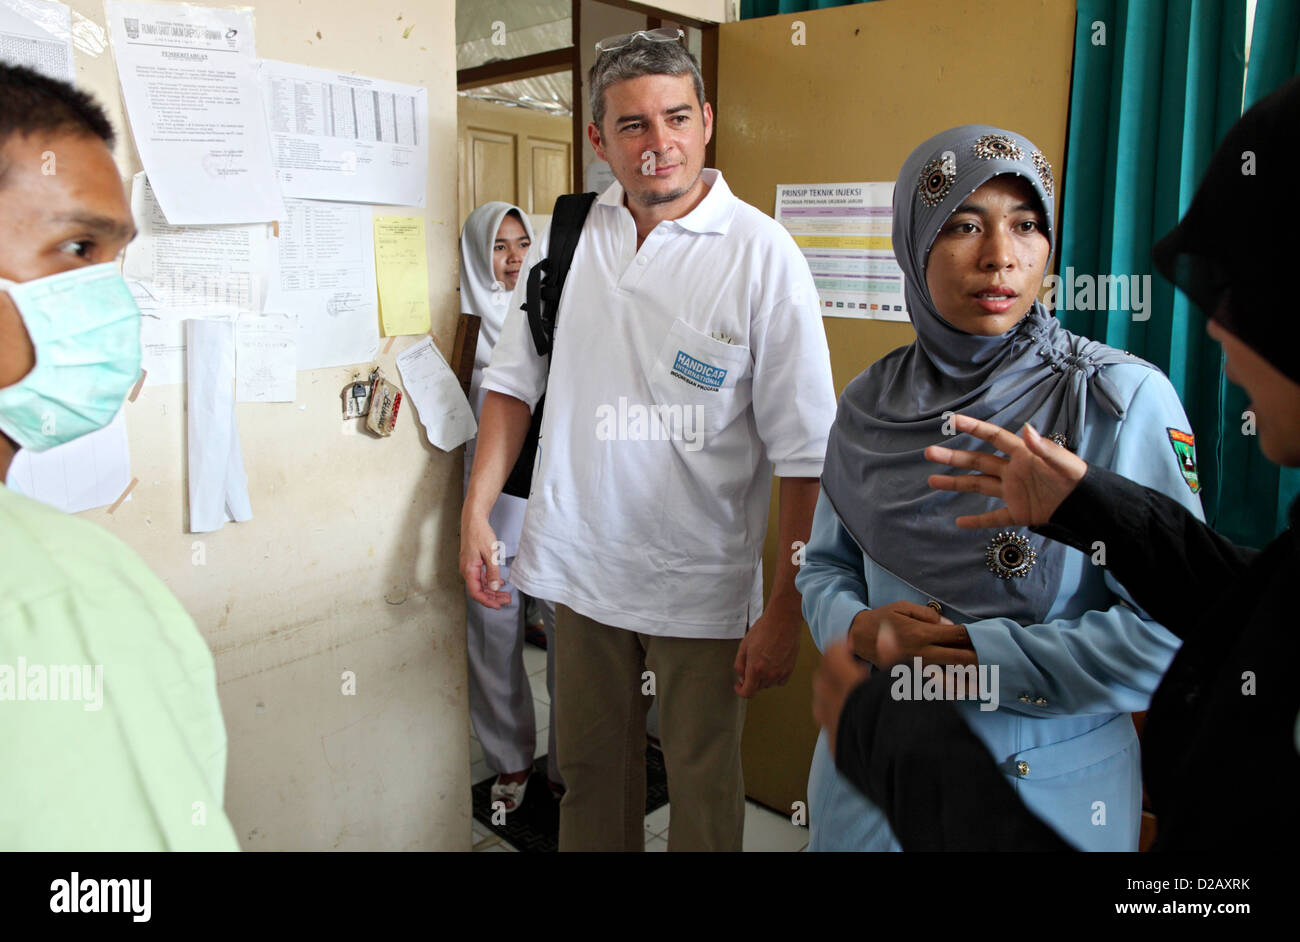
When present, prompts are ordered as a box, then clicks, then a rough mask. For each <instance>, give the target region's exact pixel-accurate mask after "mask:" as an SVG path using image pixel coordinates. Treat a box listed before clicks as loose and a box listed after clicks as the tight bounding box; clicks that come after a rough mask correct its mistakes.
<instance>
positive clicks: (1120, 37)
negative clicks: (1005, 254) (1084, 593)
mask: <svg viewBox="0 0 1300 942" xmlns="http://www.w3.org/2000/svg"><path fill="white" fill-rule="evenodd" d="M1266 7H1267V8H1268V9H1269V10H1270V11H1271V12H1270V14H1269V15H1270V16H1272V17H1273V18H1274V19H1275V20H1278V21H1280V20H1283V19H1286V17H1287V15H1288V14H1290V15H1292V16H1294V14H1295V13H1296V12H1297V7H1296V4H1295V2H1294V0H1280V2H1276V3H1273V2H1272V0H1260V6H1259V12H1257V14H1256V21H1255V22H1256V25H1255V29H1256V33H1255V35H1256V37H1260V38H1261V39H1262V36H1261V33H1260V30H1261V29H1265V30H1270V29H1271V27H1265V26H1263V24H1262V23H1261V20H1260V14H1261V13H1263V12H1264V11H1265V8H1266ZM1283 8H1286V10H1285V11H1284V10H1283ZM1295 37H1296V33H1295V32H1294V31H1293V32H1292V33H1291V38H1290V41H1289V43H1290V44H1289V55H1290V59H1289V60H1288V62H1287V64H1286V67H1285V68H1287V69H1289V70H1290V71H1294V68H1295V54H1296V40H1295ZM1245 41H1246V0H1079V3H1078V19H1077V22H1076V27H1075V44H1074V74H1073V83H1072V88H1071V94H1070V121H1069V140H1068V144H1067V152H1066V164H1065V174H1064V177H1065V189H1064V195H1063V207H1062V224H1061V252H1060V263H1059V264H1060V272H1061V274H1062V276H1065V275H1067V269H1073V272H1074V274H1075V275H1076V276H1078V275H1081V274H1087V275H1091V276H1093V277H1097V276H1104V275H1134V274H1136V275H1144V274H1153V269H1152V265H1151V246H1152V245H1153V244H1154V243H1155V242H1156V241H1158V240H1159V239H1160V237H1161V236H1163V235H1164V234H1165V233H1166V232H1168V231H1169V230H1170V229H1171V228H1173V226H1174V225H1175V224H1176V223H1177V222H1178V220H1179V219H1180V218H1181V217H1182V214H1183V212H1184V211H1185V210H1186V209H1187V206H1188V205H1189V204H1190V202H1191V198H1192V195H1193V194H1194V193H1195V192H1196V188H1197V185H1198V184H1199V183H1200V180H1201V177H1202V175H1203V174H1204V172H1205V169H1206V166H1207V165H1208V163H1209V159H1210V157H1211V155H1212V154H1213V152H1214V150H1215V148H1216V146H1217V145H1218V142H1219V140H1220V139H1221V138H1222V137H1223V135H1224V133H1225V132H1226V131H1227V130H1228V128H1229V127H1231V126H1232V124H1233V122H1235V121H1236V120H1237V118H1239V117H1240V116H1241V112H1242V94H1243V87H1244V82H1245V78H1246V61H1245ZM1255 42H1256V52H1258V53H1259V55H1260V57H1261V58H1262V57H1263V55H1264V54H1263V52H1262V51H1260V46H1259V43H1260V39H1256V40H1255ZM1269 42H1270V45H1273V44H1276V45H1278V46H1286V41H1285V40H1283V39H1277V38H1276V37H1274V36H1272V35H1270V37H1269ZM1279 58H1280V57H1279ZM1255 65H1256V63H1255V62H1252V69H1251V72H1252V75H1251V78H1252V82H1253V83H1254V80H1256V79H1259V82H1258V83H1255V84H1263V83H1264V82H1265V81H1266V80H1265V79H1263V78H1261V77H1260V75H1259V74H1258V73H1256V71H1255V68H1254V66H1255ZM1270 69H1271V70H1272V71H1271V72H1270V73H1269V75H1270V76H1271V75H1273V74H1274V73H1278V74H1280V72H1281V71H1282V70H1283V66H1280V65H1278V66H1274V65H1271V64H1270ZM1290 71H1288V72H1287V73H1286V74H1288V75H1289V74H1290ZM1280 80H1281V78H1278V80H1277V81H1280ZM1277 81H1273V82H1272V85H1269V86H1268V87H1270V88H1271V87H1272V86H1273V85H1276V84H1277ZM1150 285H1151V291H1150V294H1151V296H1150V298H1149V299H1147V302H1148V305H1149V306H1148V308H1147V310H1146V311H1145V317H1144V319H1143V320H1140V321H1139V320H1135V319H1134V314H1133V313H1132V309H1133V308H1134V307H1135V305H1134V304H1133V303H1132V299H1131V298H1130V299H1129V303H1128V305H1127V308H1126V309H1120V307H1119V305H1118V304H1112V305H1111V307H1110V309H1109V310H1096V311H1080V310H1069V309H1062V308H1063V305H1061V303H1060V301H1059V300H1058V309H1057V316H1058V317H1059V318H1060V320H1061V321H1062V323H1064V324H1065V326H1066V327H1068V328H1069V329H1070V330H1072V331H1075V332H1077V333H1081V334H1084V335H1086V336H1089V337H1093V338H1096V339H1098V340H1104V341H1105V342H1106V343H1109V344H1111V345H1112V346H1115V347H1119V348H1120V349H1123V350H1129V351H1131V352H1133V353H1135V354H1137V355H1138V356H1140V357H1143V358H1144V359H1147V360H1149V361H1151V362H1152V363H1155V364H1156V365H1157V366H1159V367H1160V368H1161V369H1162V370H1164V371H1165V372H1166V373H1167V374H1168V375H1169V378H1170V380H1171V381H1172V382H1173V385H1174V388H1175V389H1176V390H1177V391H1178V395H1179V397H1180V398H1181V399H1182V401H1183V405H1184V407H1185V408H1186V410H1187V414H1188V417H1189V419H1190V420H1191V423H1192V430H1193V431H1194V432H1195V433H1196V442H1197V449H1196V453H1197V465H1198V469H1199V472H1200V474H1199V479H1200V484H1201V500H1202V503H1203V505H1204V507H1205V514H1206V518H1207V519H1208V520H1209V522H1210V523H1211V524H1212V525H1214V526H1215V527H1216V528H1217V529H1219V530H1220V531H1221V532H1222V533H1224V535H1225V536H1227V537H1228V538H1229V539H1232V540H1234V541H1236V542H1238V543H1243V544H1246V545H1253V546H1262V545H1263V544H1265V543H1267V542H1268V541H1269V540H1271V539H1272V538H1273V536H1274V535H1275V534H1276V533H1277V532H1278V530H1279V529H1281V527H1282V526H1283V525H1284V523H1285V513H1286V507H1287V505H1288V504H1289V498H1290V496H1291V495H1293V494H1294V493H1295V492H1296V476H1295V475H1294V474H1293V473H1292V472H1289V471H1288V472H1284V473H1283V474H1282V475H1279V473H1278V470H1277V468H1276V467H1274V466H1273V465H1272V464H1270V463H1269V462H1268V461H1267V460H1266V459H1265V458H1264V457H1263V456H1262V455H1261V454H1260V453H1259V447H1258V438H1257V437H1251V436H1248V435H1246V434H1243V427H1245V426H1246V425H1247V421H1248V420H1245V419H1243V417H1242V412H1243V411H1244V410H1245V404H1244V401H1243V396H1242V394H1241V392H1240V390H1238V389H1236V388H1235V387H1232V386H1231V385H1230V384H1228V383H1227V380H1226V378H1225V377H1224V374H1223V363H1222V351H1221V350H1220V348H1219V345H1218V344H1217V343H1215V342H1213V341H1212V340H1210V339H1209V338H1208V337H1207V336H1206V334H1205V318H1204V316H1203V315H1202V313H1201V312H1200V311H1198V310H1197V309H1196V308H1195V307H1194V306H1193V305H1192V304H1191V303H1190V302H1189V301H1188V299H1187V298H1186V296H1184V295H1183V294H1182V293H1181V292H1178V291H1175V290H1174V288H1173V286H1172V285H1171V284H1170V283H1169V282H1168V281H1166V280H1165V279H1164V278H1162V277H1160V276H1159V275H1155V274H1153V277H1152V278H1151V279H1150ZM1062 293H1064V292H1062ZM1120 303H1121V304H1122V303H1123V302H1122V300H1121V301H1120ZM1151 447H1152V449H1153V452H1152V460H1156V456H1157V452H1156V450H1157V449H1167V448H1170V447H1171V446H1170V443H1169V442H1167V441H1153V442H1152V443H1151Z"/></svg>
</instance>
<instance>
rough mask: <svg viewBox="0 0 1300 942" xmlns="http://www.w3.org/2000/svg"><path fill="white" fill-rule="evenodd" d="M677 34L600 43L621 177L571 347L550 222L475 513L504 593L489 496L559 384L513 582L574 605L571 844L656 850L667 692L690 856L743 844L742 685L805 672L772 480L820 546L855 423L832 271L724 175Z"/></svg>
mask: <svg viewBox="0 0 1300 942" xmlns="http://www.w3.org/2000/svg"><path fill="white" fill-rule="evenodd" d="M679 36H680V33H678V31H676V30H656V31H651V32H650V33H645V32H642V33H637V34H632V35H631V36H624V37H615V38H614V39H612V40H604V41H602V42H601V43H600V44H598V46H597V49H598V50H599V55H598V57H597V60H596V63H595V65H594V66H593V67H592V70H591V73H590V75H589V77H588V78H589V82H588V84H589V87H590V89H591V99H592V115H593V119H594V120H593V121H592V123H591V124H590V125H589V126H588V135H589V136H590V138H591V142H592V145H593V146H594V147H595V150H596V153H597V154H598V155H599V156H600V157H601V159H603V160H606V161H608V162H609V164H610V167H611V168H612V170H613V172H614V176H615V179H616V181H617V182H616V183H614V184H611V185H610V187H609V189H607V190H606V191H605V192H604V193H603V194H602V195H601V196H600V198H599V199H598V200H597V201H596V203H595V204H594V205H593V206H592V207H591V211H590V213H589V215H588V216H587V220H586V223H585V226H584V228H583V231H582V238H581V241H580V242H579V243H578V248H577V252H576V253H575V255H574V258H573V264H572V268H571V270H570V272H569V275H568V279H567V281H566V283H565V287H564V292H563V295H562V297H561V300H560V305H559V309H558V315H557V328H556V332H555V341H554V349H553V352H552V353H551V355H550V357H549V363H548V358H544V357H541V356H539V355H538V353H537V350H536V348H535V346H534V343H533V339H532V335H531V333H530V331H529V327H528V323H527V316H526V315H525V314H524V313H523V312H522V311H521V310H520V306H521V304H522V303H523V301H524V298H525V295H526V286H527V281H528V279H527V277H526V273H527V270H529V269H531V267H532V266H533V265H534V264H536V263H537V262H538V261H540V260H541V259H543V258H545V257H546V253H547V251H548V248H549V241H550V240H549V233H547V234H546V235H545V236H544V237H543V238H542V239H541V240H540V241H539V242H537V243H534V245H533V248H532V249H531V250H530V252H529V255H528V258H527V259H526V260H525V262H524V268H523V270H522V271H521V273H520V274H521V277H520V279H519V282H518V287H517V288H516V289H515V296H514V297H513V298H512V300H511V310H510V313H509V314H508V315H507V320H506V324H505V326H504V328H503V330H502V333H501V338H500V341H499V342H498V344H497V347H496V349H495V351H494V353H493V358H492V362H491V364H490V366H489V367H488V369H487V371H486V373H485V374H484V380H483V387H482V388H483V389H484V390H488V393H487V396H486V399H485V401H484V404H483V409H482V413H481V424H480V429H479V435H478V451H477V455H476V458H475V463H474V468H473V472H472V476H471V478H470V484H469V490H468V493H467V496H466V499H465V507H464V511H463V514H462V518H461V528H462V529H461V533H462V536H461V559H460V563H461V573H462V575H463V576H464V578H465V580H466V583H467V585H468V587H469V591H470V594H471V596H472V597H474V598H476V599H479V600H481V601H482V602H483V604H485V605H490V606H497V605H500V604H503V603H505V602H507V601H508V600H509V598H510V595H509V593H508V592H507V591H504V589H505V586H503V585H502V582H501V579H500V575H499V571H498V569H497V567H496V566H495V565H494V564H493V552H492V545H493V542H494V540H495V536H494V534H493V533H492V530H491V527H490V526H489V524H488V512H489V511H490V509H491V507H492V504H493V502H494V501H495V499H496V497H497V495H498V493H499V492H500V489H501V486H502V484H503V482H504V481H505V479H506V476H507V473H508V472H509V470H510V468H511V465H512V464H513V462H514V460H515V457H516V456H517V454H518V453H519V450H520V447H521V444H522V442H523V439H524V434H525V432H526V431H527V428H528V424H529V417H530V413H531V409H532V408H533V407H534V406H535V405H536V403H537V401H538V400H539V399H540V398H541V396H542V394H543V392H545V394H546V402H547V404H546V408H545V410H544V414H543V419H542V429H541V437H540V441H539V446H538V457H537V461H536V466H535V470H534V475H533V484H532V493H531V495H530V497H529V501H528V510H527V513H526V516H525V519H524V529H523V534H522V537H521V540H520V545H519V554H518V556H517V557H516V559H515V564H514V568H513V569H512V570H511V573H510V581H511V582H512V583H513V584H514V585H515V586H516V587H518V588H519V589H521V590H523V591H525V592H527V593H529V594H531V595H535V596H537V597H540V598H547V599H554V600H555V601H556V602H557V603H558V604H557V611H556V646H557V647H556V680H555V683H556V692H555V695H556V724H557V740H558V741H557V749H558V751H559V760H560V770H561V772H562V774H563V776H564V779H565V783H566V784H567V786H568V791H567V792H566V794H565V796H564V800H563V802H562V803H561V806H560V849H561V850H641V849H642V848H643V846H644V831H643V821H644V815H645V717H646V711H647V710H648V708H649V705H650V699H651V695H654V696H657V697H658V698H659V723H660V734H661V740H662V744H663V750H664V761H665V764H666V766H667V773H668V782H669V789H670V791H671V796H672V798H671V809H672V810H671V819H670V826H669V849H670V850H678V849H680V850H740V849H741V844H742V837H743V833H744V785H743V781H742V777H741V768H740V738H741V729H742V726H743V721H744V702H745V700H744V698H748V697H752V696H753V695H754V694H756V693H757V692H758V691H759V690H761V689H763V688H764V687H768V686H774V685H779V684H783V683H785V681H786V680H787V679H788V678H789V676H790V673H791V672H792V671H793V669H794V663H795V656H796V653H797V651H798V643H799V631H800V626H801V618H800V612H799V597H798V594H797V592H796V591H795V588H794V566H793V564H792V561H791V556H792V554H791V553H790V552H782V553H781V555H780V556H779V566H778V571H777V573H776V574H775V581H774V586H773V591H772V595H771V598H770V599H769V602H768V605H767V608H766V609H765V610H764V608H763V599H762V574H761V568H760V564H761V557H762V549H763V541H764V534H765V532H766V528H767V516H768V498H769V494H770V477H771V475H772V473H773V471H775V474H776V475H777V476H778V477H779V478H780V520H779V536H780V540H781V545H782V546H783V547H790V546H791V544H793V543H794V542H795V541H797V540H804V541H806V540H807V538H808V533H809V529H810V527H811V522H812V513H813V508H814V506H815V503H816V498H817V489H818V481H817V479H818V477H819V476H820V475H821V470H822V459H823V457H824V454H825V446H826V436H827V432H828V431H829V429H830V426H831V423H832V422H833V420H834V414H835V394H834V388H833V385H832V381H831V368H830V356H829V353H828V351H827V348H826V337H825V333H824V332H823V329H822V324H821V317H820V312H819V307H818V301H817V294H816V289H815V286H814V285H813V280H812V276H811V274H810V273H809V271H808V267H807V265H806V263H805V262H804V260H803V257H802V255H800V253H799V250H798V249H797V248H796V247H795V244H794V242H793V240H792V239H791V238H790V237H789V235H788V234H787V233H786V232H785V231H784V230H783V229H782V228H781V227H780V226H778V225H777V224H776V223H775V222H774V221H773V220H772V219H770V218H769V217H767V216H765V215H764V214H762V213H761V212H759V211H758V210H757V209H755V208H754V207H752V206H749V205H747V204H745V203H742V202H741V201H740V200H738V199H737V198H736V197H735V196H733V195H732V193H731V191H730V190H729V189H728V188H727V184H726V182H725V181H724V180H723V179H722V175H721V174H720V173H718V172H717V171H716V170H704V169H703V163H704V148H705V145H706V144H707V142H708V140H709V138H710V136H711V135H712V132H713V112H712V109H711V108H710V106H709V105H708V104H707V103H706V102H705V100H704V87H703V82H702V81H701V79H700V74H699V70H698V67H697V66H696V64H695V60H694V58H693V57H692V56H691V55H690V53H688V52H687V51H686V50H685V48H684V47H682V46H681V45H680V44H679V43H678V42H677V41H676V39H677V37H679ZM548 373H549V376H548Z"/></svg>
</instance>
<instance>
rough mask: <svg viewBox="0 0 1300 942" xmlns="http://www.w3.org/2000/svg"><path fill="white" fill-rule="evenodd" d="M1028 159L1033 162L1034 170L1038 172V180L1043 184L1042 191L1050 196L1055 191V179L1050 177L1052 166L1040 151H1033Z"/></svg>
mask: <svg viewBox="0 0 1300 942" xmlns="http://www.w3.org/2000/svg"><path fill="white" fill-rule="evenodd" d="M1029 159H1030V160H1032V161H1033V162H1034V169H1035V170H1037V171H1038V179H1039V180H1041V181H1042V183H1043V189H1044V190H1046V191H1047V195H1048V196H1051V195H1052V191H1053V190H1055V189H1056V178H1055V177H1053V176H1052V165H1051V164H1050V163H1048V162H1047V158H1046V157H1044V156H1043V154H1042V152H1041V151H1034V152H1033V153H1032V154H1030V155H1029Z"/></svg>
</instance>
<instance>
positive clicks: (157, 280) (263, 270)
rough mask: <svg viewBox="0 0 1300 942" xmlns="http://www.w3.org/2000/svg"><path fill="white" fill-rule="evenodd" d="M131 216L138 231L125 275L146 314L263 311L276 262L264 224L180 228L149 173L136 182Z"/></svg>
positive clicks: (221, 315) (182, 316)
mask: <svg viewBox="0 0 1300 942" xmlns="http://www.w3.org/2000/svg"><path fill="white" fill-rule="evenodd" d="M131 215H133V216H134V217H135V220H136V225H137V226H138V227H139V233H138V235H137V236H136V238H135V239H134V240H133V241H132V242H131V244H130V245H128V246H127V249H126V256H125V257H124V259H123V261H122V274H123V276H124V277H125V278H126V280H127V283H128V284H129V285H131V289H132V294H133V295H135V298H136V303H138V304H139V305H140V310H141V311H143V312H144V313H146V314H153V315H155V316H157V317H160V318H163V319H170V320H183V319H186V318H191V317H203V318H222V319H233V318H235V317H238V316H239V315H240V314H248V313H258V312H260V311H261V310H262V306H263V299H264V297H265V295H266V281H267V273H268V271H269V269H270V266H271V249H270V246H269V245H268V240H267V226H266V224H265V223H255V224H253V225H242V226H174V225H172V224H171V223H169V222H168V221H167V217H166V216H165V215H164V214H163V211H162V208H161V206H160V205H159V203H158V200H157V194H156V193H155V191H154V189H153V187H152V186H151V185H150V181H149V179H148V177H146V176H145V174H144V173H137V174H136V175H135V178H134V180H133V181H132V183H131Z"/></svg>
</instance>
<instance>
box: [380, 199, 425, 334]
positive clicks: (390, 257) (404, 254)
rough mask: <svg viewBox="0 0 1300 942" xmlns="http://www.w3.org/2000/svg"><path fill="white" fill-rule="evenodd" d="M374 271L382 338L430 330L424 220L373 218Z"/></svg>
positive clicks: (417, 218) (402, 217) (418, 218)
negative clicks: (382, 327)
mask: <svg viewBox="0 0 1300 942" xmlns="http://www.w3.org/2000/svg"><path fill="white" fill-rule="evenodd" d="M375 270H376V275H377V277H378V280H379V316H380V318H381V319H382V320H383V324H384V336H385V337H393V336H397V335H399V334H423V333H428V330H429V263H428V257H427V256H426V254H425V238H424V217H422V216H376V217H375Z"/></svg>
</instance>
